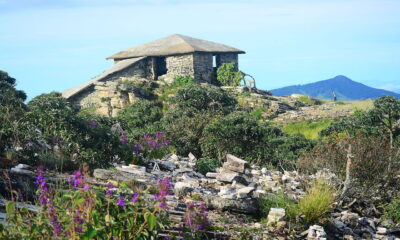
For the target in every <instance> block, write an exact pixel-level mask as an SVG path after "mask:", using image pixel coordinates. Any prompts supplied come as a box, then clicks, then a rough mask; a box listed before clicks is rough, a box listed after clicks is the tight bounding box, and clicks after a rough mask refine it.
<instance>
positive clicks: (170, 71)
mask: <svg viewBox="0 0 400 240" xmlns="http://www.w3.org/2000/svg"><path fill="white" fill-rule="evenodd" d="M193 58H194V57H193V54H182V55H175V56H168V57H166V59H165V61H166V64H167V74H166V75H167V76H163V77H164V79H165V80H169V81H172V79H173V78H174V77H176V76H191V77H193V78H194V77H195V75H194V67H193Z"/></svg>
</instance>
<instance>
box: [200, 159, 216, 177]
mask: <svg viewBox="0 0 400 240" xmlns="http://www.w3.org/2000/svg"><path fill="white" fill-rule="evenodd" d="M220 166H221V162H220V161H218V160H215V159H212V158H200V159H199V160H197V163H196V170H197V171H198V172H200V173H202V174H206V173H208V172H211V171H213V170H215V169H216V168H218V167H220Z"/></svg>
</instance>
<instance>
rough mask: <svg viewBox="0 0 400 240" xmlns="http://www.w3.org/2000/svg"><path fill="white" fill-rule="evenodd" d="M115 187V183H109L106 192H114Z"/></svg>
mask: <svg viewBox="0 0 400 240" xmlns="http://www.w3.org/2000/svg"><path fill="white" fill-rule="evenodd" d="M113 188H114V185H113V184H112V183H108V186H107V189H106V190H105V193H106V194H109V195H111V194H112V193H113Z"/></svg>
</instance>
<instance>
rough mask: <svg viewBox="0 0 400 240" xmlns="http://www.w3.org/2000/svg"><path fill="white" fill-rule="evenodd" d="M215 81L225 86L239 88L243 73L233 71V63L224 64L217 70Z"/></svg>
mask: <svg viewBox="0 0 400 240" xmlns="http://www.w3.org/2000/svg"><path fill="white" fill-rule="evenodd" d="M217 80H218V81H219V82H220V83H222V85H225V86H233V87H236V86H239V85H240V82H241V81H242V80H243V73H242V72H240V71H235V63H224V64H222V65H221V66H220V67H219V68H218V69H217Z"/></svg>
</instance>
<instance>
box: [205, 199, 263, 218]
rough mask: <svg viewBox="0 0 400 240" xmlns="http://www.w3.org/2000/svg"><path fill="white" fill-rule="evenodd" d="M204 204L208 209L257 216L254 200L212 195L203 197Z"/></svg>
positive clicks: (256, 204) (257, 209) (256, 205)
mask: <svg viewBox="0 0 400 240" xmlns="http://www.w3.org/2000/svg"><path fill="white" fill-rule="evenodd" d="M202 199H203V201H204V203H205V204H206V205H207V207H208V208H210V209H217V210H220V211H231V212H236V213H244V214H257V213H258V211H259V206H258V203H257V200H255V199H227V198H221V197H218V196H213V195H203V196H202Z"/></svg>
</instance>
